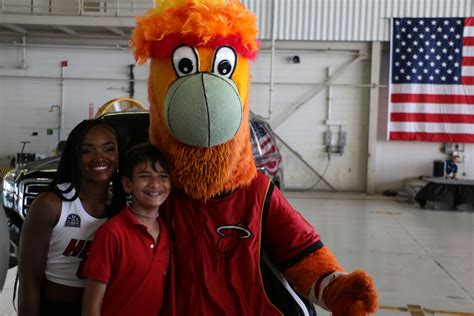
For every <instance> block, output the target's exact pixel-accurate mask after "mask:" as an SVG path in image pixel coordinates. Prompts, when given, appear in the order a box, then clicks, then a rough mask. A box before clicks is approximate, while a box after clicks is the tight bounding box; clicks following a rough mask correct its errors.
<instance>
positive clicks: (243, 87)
mask: <svg viewBox="0 0 474 316" xmlns="http://www.w3.org/2000/svg"><path fill="white" fill-rule="evenodd" d="M155 7H156V8H155V9H152V10H150V11H149V12H148V13H147V14H146V15H145V16H143V17H140V18H138V19H137V27H136V29H135V31H134V33H133V37H132V43H131V44H132V47H133V48H134V49H135V57H136V58H137V60H138V62H139V63H140V64H143V63H145V62H146V61H147V59H148V58H150V59H151V66H150V78H149V81H148V94H149V101H150V139H151V142H152V143H153V144H154V145H155V146H157V147H158V148H159V149H160V150H161V151H162V152H163V153H164V154H165V155H166V156H167V157H168V159H169V162H170V165H171V177H172V182H173V185H174V187H175V189H174V191H173V192H172V194H171V195H170V197H169V199H168V201H167V202H166V204H165V205H164V209H163V210H162V211H163V216H164V217H165V218H166V220H167V221H168V224H169V225H170V227H171V229H172V231H173V233H174V246H173V250H172V257H171V264H170V270H169V272H168V280H169V282H168V288H167V291H166V292H167V293H168V295H167V297H165V302H164V314H165V315H266V316H267V315H284V314H286V315H294V314H301V315H304V314H307V315H309V313H311V308H310V309H309V311H308V310H304V302H305V299H307V300H309V301H310V302H312V303H315V304H318V305H320V306H322V307H323V308H325V309H327V310H330V311H331V312H332V314H333V315H336V316H342V315H369V314H370V313H374V312H375V310H376V308H377V293H376V290H375V286H374V283H373V281H372V279H371V278H370V276H369V275H368V274H367V273H365V272H364V271H362V270H356V271H354V272H352V273H346V272H344V269H343V267H342V266H341V265H340V264H339V263H338V262H337V260H336V258H335V257H334V255H333V254H332V253H331V251H330V250H329V249H328V247H327V246H325V245H323V243H322V241H321V239H320V236H319V235H318V234H317V233H316V231H315V230H314V229H313V227H312V226H311V225H310V224H309V223H308V222H307V221H305V220H304V219H303V218H302V216H301V215H300V214H299V213H298V212H296V211H295V210H294V209H293V208H292V207H291V206H290V205H289V203H288V202H287V201H286V199H285V198H284V197H283V195H282V194H281V193H280V191H279V190H278V189H277V188H274V187H273V186H272V184H271V183H270V180H269V179H268V178H267V177H265V176H264V175H263V174H261V173H259V172H257V170H256V167H255V163H254V160H253V156H252V151H251V143H250V139H249V121H248V119H249V86H250V72H249V61H251V60H252V59H254V58H255V56H256V54H257V51H258V42H257V39H256V36H257V29H256V23H255V16H254V15H253V14H251V13H249V12H248V11H247V10H246V8H245V7H244V6H243V5H242V4H241V3H240V2H239V1H238V0H227V1H226V0H168V1H167V0H157V1H156V6H155ZM282 275H283V276H284V278H283V277H282ZM272 278H273V279H278V280H279V281H280V284H283V287H282V288H283V291H287V293H290V295H289V296H288V295H286V294H284V295H282V294H281V293H276V292H277V288H278V285H275V284H276V283H273V284H270V283H269V281H268V280H269V279H272ZM287 281H288V282H287ZM289 284H291V286H289ZM292 288H294V289H296V291H297V292H298V293H299V295H301V297H302V299H300V297H299V296H295V295H294V293H293V292H292ZM294 302H296V303H295V304H296V305H297V306H298V307H297V308H296V309H293V310H292V308H293V307H292V305H293V303H294ZM301 303H303V304H301ZM308 305H310V306H312V305H311V304H308ZM313 311H314V310H313Z"/></svg>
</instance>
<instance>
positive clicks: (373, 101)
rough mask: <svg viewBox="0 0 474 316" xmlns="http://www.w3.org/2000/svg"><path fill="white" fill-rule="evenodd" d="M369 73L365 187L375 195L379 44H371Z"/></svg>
mask: <svg viewBox="0 0 474 316" xmlns="http://www.w3.org/2000/svg"><path fill="white" fill-rule="evenodd" d="M371 56H372V57H371V64H370V66H371V71H370V83H371V85H372V88H370V101H369V102H370V103H369V132H368V142H367V144H368V146H367V147H368V148H367V186H366V192H367V193H368V194H374V193H375V176H376V174H377V172H376V166H375V165H376V161H377V122H378V111H379V109H378V107H379V86H380V65H381V60H382V44H381V42H372V54H371Z"/></svg>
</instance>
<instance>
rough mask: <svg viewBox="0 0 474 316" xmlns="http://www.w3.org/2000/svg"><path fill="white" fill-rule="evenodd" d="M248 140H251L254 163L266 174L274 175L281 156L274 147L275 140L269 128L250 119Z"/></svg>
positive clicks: (276, 172)
mask: <svg viewBox="0 0 474 316" xmlns="http://www.w3.org/2000/svg"><path fill="white" fill-rule="evenodd" d="M250 128H251V133H250V140H251V142H252V154H253V156H254V157H255V164H256V166H257V168H258V169H261V170H262V171H263V172H264V173H265V174H266V175H268V176H271V177H274V176H276V175H277V174H278V169H279V166H280V162H281V156H280V154H279V152H278V149H277V147H276V144H275V141H274V140H273V138H272V137H271V135H270V131H269V129H266V128H265V127H264V124H263V123H261V122H259V121H256V120H251V121H250Z"/></svg>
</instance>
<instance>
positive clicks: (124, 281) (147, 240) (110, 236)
mask: <svg viewBox="0 0 474 316" xmlns="http://www.w3.org/2000/svg"><path fill="white" fill-rule="evenodd" d="M157 220H158V222H159V224H160V235H159V237H158V242H157V243H156V245H155V241H154V239H153V237H152V236H151V235H150V234H149V233H148V231H147V228H146V227H145V226H144V225H143V224H141V223H140V222H139V221H137V220H136V219H135V217H134V216H133V215H132V213H131V212H130V210H129V209H128V208H125V209H124V210H122V212H120V213H119V214H118V215H116V216H115V217H113V218H112V219H110V220H109V221H107V222H106V223H104V224H103V225H102V226H101V227H100V228H99V229H98V231H97V233H96V235H95V238H94V241H93V242H92V246H91V250H90V253H89V257H88V259H87V262H86V265H85V275H86V276H87V277H88V278H91V279H94V280H98V281H100V282H103V283H106V284H107V290H106V292H105V295H104V299H103V302H102V310H101V314H102V315H103V316H104V315H105V316H106V315H114V316H117V315H141V316H146V315H153V316H156V315H158V313H159V312H160V310H161V304H162V301H163V289H164V286H165V279H166V273H167V270H168V264H169V255H170V235H169V231H168V229H167V227H166V225H165V224H164V223H163V222H162V220H161V219H160V218H158V219H157Z"/></svg>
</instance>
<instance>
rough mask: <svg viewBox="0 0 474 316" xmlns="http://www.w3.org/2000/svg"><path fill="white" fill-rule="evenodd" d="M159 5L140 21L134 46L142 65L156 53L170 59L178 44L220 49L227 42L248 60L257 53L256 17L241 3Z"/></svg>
mask: <svg viewBox="0 0 474 316" xmlns="http://www.w3.org/2000/svg"><path fill="white" fill-rule="evenodd" d="M157 6H158V7H157V8H156V9H152V10H150V11H149V12H148V13H147V14H146V15H145V16H143V17H138V18H137V27H136V28H135V30H134V32H133V35H132V40H131V46H132V47H134V48H135V59H136V60H137V61H138V63H139V64H144V63H145V62H146V61H147V59H148V58H149V57H153V55H154V54H158V55H159V56H160V57H166V56H169V54H170V53H171V52H172V49H174V48H175V47H176V46H177V45H176V44H186V45H190V46H191V45H192V46H204V47H206V46H211V47H216V46H218V45H222V44H226V43H227V44H228V45H230V46H233V47H234V49H236V50H237V52H239V54H241V55H242V56H244V57H246V58H248V59H252V58H254V57H255V56H256V54H257V51H258V41H257V39H256V37H257V32H258V31H257V28H256V17H255V15H253V14H251V13H250V12H248V11H247V10H246V8H245V6H244V5H242V4H241V3H240V2H238V1H228V3H225V1H223V0H174V1H170V0H168V1H160V2H158V3H157ZM157 44H158V46H156V45H157ZM154 51H159V52H158V53H157V52H154Z"/></svg>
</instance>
